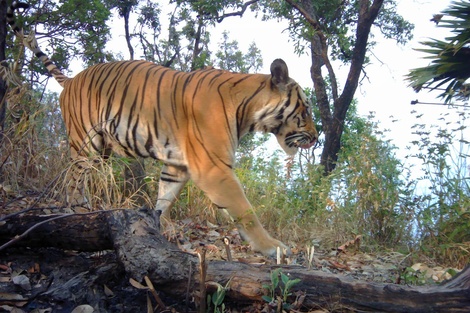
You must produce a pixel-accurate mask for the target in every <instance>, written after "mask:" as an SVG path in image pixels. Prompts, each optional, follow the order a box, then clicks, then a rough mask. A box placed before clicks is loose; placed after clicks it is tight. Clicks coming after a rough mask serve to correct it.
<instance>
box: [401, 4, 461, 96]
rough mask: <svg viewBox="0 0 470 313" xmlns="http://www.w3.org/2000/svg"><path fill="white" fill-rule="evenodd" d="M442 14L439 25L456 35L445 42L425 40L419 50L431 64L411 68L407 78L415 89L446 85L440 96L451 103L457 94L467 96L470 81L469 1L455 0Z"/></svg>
mask: <svg viewBox="0 0 470 313" xmlns="http://www.w3.org/2000/svg"><path fill="white" fill-rule="evenodd" d="M442 13H443V15H444V16H445V17H446V18H445V19H440V20H439V21H438V22H439V27H445V28H450V29H452V31H451V32H452V34H453V36H450V37H446V38H445V41H442V40H438V39H430V40H429V41H425V42H422V43H421V44H422V45H423V46H425V48H421V49H416V50H417V51H420V52H423V53H424V54H426V56H425V57H424V58H425V59H430V60H431V63H430V64H429V65H428V66H426V67H421V68H416V69H412V70H411V71H410V73H409V74H408V75H407V77H406V79H407V80H408V81H409V82H410V86H411V87H413V89H415V90H416V91H419V90H421V89H422V88H428V89H431V90H434V89H438V88H440V87H444V86H445V88H444V92H443V93H442V94H441V95H440V97H441V98H444V101H445V102H446V103H449V102H450V101H451V99H452V98H453V97H456V96H461V97H462V95H463V97H466V98H468V86H469V84H468V83H466V82H467V81H468V80H469V78H470V2H469V1H458V2H457V1H454V2H452V3H451V4H450V6H449V8H448V9H446V10H444V11H443V12H442ZM447 16H449V17H450V19H447ZM462 92H464V93H462Z"/></svg>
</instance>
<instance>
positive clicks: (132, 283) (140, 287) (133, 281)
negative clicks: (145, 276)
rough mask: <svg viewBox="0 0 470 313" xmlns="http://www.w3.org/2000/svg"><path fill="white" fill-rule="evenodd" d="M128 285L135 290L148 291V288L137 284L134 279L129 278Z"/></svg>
mask: <svg viewBox="0 0 470 313" xmlns="http://www.w3.org/2000/svg"><path fill="white" fill-rule="evenodd" d="M129 283H130V284H131V285H132V286H133V287H134V288H137V289H144V290H148V289H149V287H147V286H144V285H142V284H141V283H139V282H138V281H137V280H135V279H134V278H129Z"/></svg>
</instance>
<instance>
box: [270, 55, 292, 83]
mask: <svg viewBox="0 0 470 313" xmlns="http://www.w3.org/2000/svg"><path fill="white" fill-rule="evenodd" d="M271 81H272V82H273V84H274V85H275V86H278V87H281V86H285V85H286V84H287V82H288V81H289V70H288V69H287V64H286V62H284V60H282V59H276V60H274V61H273V63H272V64H271Z"/></svg>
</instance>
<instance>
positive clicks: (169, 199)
mask: <svg viewBox="0 0 470 313" xmlns="http://www.w3.org/2000/svg"><path fill="white" fill-rule="evenodd" d="M188 179H189V175H188V171H187V169H186V168H185V167H182V166H175V165H169V164H166V165H164V166H163V168H162V171H161V173H160V181H159V182H158V197H157V203H156V205H155V210H156V211H160V212H161V215H160V222H162V224H163V226H164V228H165V227H166V226H167V225H168V224H169V222H170V211H171V207H172V206H173V204H174V203H175V201H176V199H177V198H178V196H179V194H180V192H181V190H182V189H183V187H184V185H186V183H187V182H188ZM157 222H158V221H157Z"/></svg>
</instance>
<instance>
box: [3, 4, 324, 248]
mask: <svg viewBox="0 0 470 313" xmlns="http://www.w3.org/2000/svg"><path fill="white" fill-rule="evenodd" d="M26 6H27V4H24V3H20V2H13V3H12V4H11V6H10V7H9V8H8V14H7V21H8V23H9V24H10V25H11V27H12V29H13V31H14V32H15V34H16V35H17V36H22V34H23V31H22V29H21V28H20V27H18V26H17V25H16V24H15V16H14V12H15V10H17V9H18V8H25V7H26ZM24 44H25V46H27V48H28V49H30V50H31V51H32V52H33V54H34V55H35V56H36V57H37V58H38V59H39V60H41V61H42V63H43V64H44V66H45V67H46V69H47V70H48V72H49V74H50V75H51V76H52V77H53V78H54V79H55V80H56V81H57V82H58V83H59V84H60V86H62V87H63V90H62V92H61V94H60V98H59V102H60V108H61V111H62V116H63V120H64V124H65V127H66V131H67V136H68V140H69V147H70V157H71V159H72V160H80V159H83V158H87V157H89V156H91V155H108V154H109V153H111V152H117V153H120V154H123V155H125V156H129V157H137V156H138V157H143V158H153V159H156V160H160V161H162V163H163V167H162V169H161V175H160V179H159V183H158V197H157V200H156V204H155V207H154V208H152V209H154V210H156V211H155V212H157V211H160V212H161V216H160V218H161V219H169V214H170V209H171V208H172V206H173V204H174V202H175V200H176V199H177V198H178V196H179V194H180V192H181V190H182V188H183V187H184V186H185V184H186V183H187V182H188V180H189V179H191V180H192V181H193V182H194V184H195V185H196V186H197V187H198V188H200V189H201V190H202V191H204V193H205V194H206V195H207V196H208V198H209V199H210V200H211V201H212V203H214V205H216V206H217V207H219V208H224V209H226V211H227V212H228V213H229V214H230V216H231V217H232V218H233V221H234V223H235V225H236V227H237V229H238V232H239V234H240V236H241V237H242V238H243V239H244V240H246V241H247V242H248V243H249V245H250V247H251V249H252V250H254V251H258V252H261V253H262V254H264V255H266V256H274V255H276V253H277V250H278V248H280V249H281V251H290V250H289V248H288V247H287V245H285V244H284V243H283V242H281V241H279V240H277V239H275V238H273V237H272V236H271V235H270V234H269V233H268V232H267V231H266V230H265V228H264V227H263V226H262V224H261V222H260V221H259V219H258V217H257V216H256V214H255V212H254V209H253V207H252V205H251V204H250V202H249V201H248V199H247V197H246V196H245V193H244V191H243V188H242V185H241V184H240V182H239V180H238V178H237V177H236V175H235V173H234V164H235V152H236V148H237V146H238V145H239V143H240V140H241V138H242V137H243V136H245V135H246V134H248V133H251V132H262V133H272V134H274V136H275V137H276V138H277V141H278V143H279V145H280V146H281V147H282V149H283V150H284V151H285V152H286V153H287V154H288V155H294V154H295V153H296V152H297V151H298V149H299V148H300V149H308V148H310V147H312V146H313V145H314V144H315V142H316V141H317V138H318V133H317V130H316V127H315V123H314V122H313V117H312V109H311V104H310V101H309V100H308V99H307V97H306V95H305V93H304V92H303V90H302V88H301V87H300V86H299V84H298V83H296V82H295V81H294V80H293V79H292V78H290V77H289V71H288V67H287V65H286V63H285V62H284V61H283V60H282V59H275V60H274V61H273V62H272V64H271V67H270V72H271V73H270V74H243V73H233V72H229V71H226V70H220V69H214V68H205V69H199V70H195V71H192V72H183V71H177V70H173V69H171V68H168V67H163V66H161V65H157V64H155V63H151V62H147V61H143V60H129V61H116V62H109V63H101V64H96V65H93V66H90V67H88V68H87V69H85V70H83V71H82V72H80V73H79V74H77V75H76V76H75V77H68V76H66V75H64V74H63V73H62V71H61V70H60V69H59V68H58V67H57V66H56V65H55V64H54V63H53V62H52V61H51V60H50V59H49V58H48V56H47V55H46V54H44V53H43V52H42V50H41V49H40V48H39V46H38V43H37V40H36V39H35V37H34V34H33V33H32V34H30V36H29V37H28V38H27V39H26V40H24ZM77 194H79V192H77V188H73V190H69V191H68V199H69V200H67V201H69V202H70V201H75V202H77V203H79V202H80V201H86V200H85V199H82V196H81V195H77Z"/></svg>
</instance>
